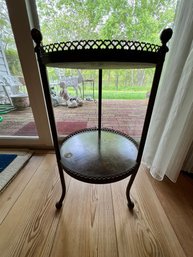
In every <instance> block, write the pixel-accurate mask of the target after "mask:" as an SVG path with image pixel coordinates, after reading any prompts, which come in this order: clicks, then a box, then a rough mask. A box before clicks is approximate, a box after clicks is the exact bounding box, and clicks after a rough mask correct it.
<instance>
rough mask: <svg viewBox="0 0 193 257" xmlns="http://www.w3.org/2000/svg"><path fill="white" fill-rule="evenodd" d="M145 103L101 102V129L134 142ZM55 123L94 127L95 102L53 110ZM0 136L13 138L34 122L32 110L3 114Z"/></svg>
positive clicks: (142, 119)
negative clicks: (124, 134)
mask: <svg viewBox="0 0 193 257" xmlns="http://www.w3.org/2000/svg"><path fill="white" fill-rule="evenodd" d="M146 107H147V100H103V105H102V113H103V114H102V127H108V128H113V129H118V130H120V131H122V132H124V133H126V134H129V135H130V136H132V137H133V138H135V139H136V140H139V139H140V137H141V131H142V126H143V121H144V117H145V112H146ZM54 113H55V117H56V120H57V121H85V122H87V127H95V126H97V118H98V106H97V102H93V101H91V102H89V101H85V102H84V104H83V106H82V107H78V108H74V109H70V108H67V107H65V106H58V107H55V108H54ZM2 116H3V118H4V120H3V122H1V123H0V135H14V134H15V133H16V132H17V131H18V130H19V129H20V128H22V127H23V126H24V125H26V124H27V123H29V122H30V121H33V115H32V111H31V108H27V109H25V110H22V111H12V112H10V113H8V114H4V115H2Z"/></svg>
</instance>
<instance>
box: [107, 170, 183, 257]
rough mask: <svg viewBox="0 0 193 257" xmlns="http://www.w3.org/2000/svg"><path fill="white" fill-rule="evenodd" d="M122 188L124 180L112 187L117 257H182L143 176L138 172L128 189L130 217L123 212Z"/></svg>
mask: <svg viewBox="0 0 193 257" xmlns="http://www.w3.org/2000/svg"><path fill="white" fill-rule="evenodd" d="M126 185H127V180H124V181H122V182H119V183H116V184H113V185H112V192H113V205H114V209H115V211H114V212H115V224H116V231H117V238H118V250H119V256H122V257H126V256H135V257H140V256H143V257H146V256H154V257H166V256H167V257H173V256H175V257H183V256H185V253H184V251H183V249H182V247H181V245H180V243H179V241H178V239H177V237H176V234H175V232H174V230H173V228H172V226H171V224H170V222H169V220H168V218H167V216H166V214H165V212H164V210H163V208H162V206H161V204H160V202H159V199H158V198H157V196H156V194H155V193H154V190H153V188H152V186H151V184H150V182H149V180H148V179H147V176H146V174H145V172H141V170H140V172H139V173H138V176H137V178H136V180H135V181H134V184H133V187H132V195H133V198H134V201H135V208H134V210H133V213H131V212H129V210H128V209H127V202H126V197H125V188H126Z"/></svg>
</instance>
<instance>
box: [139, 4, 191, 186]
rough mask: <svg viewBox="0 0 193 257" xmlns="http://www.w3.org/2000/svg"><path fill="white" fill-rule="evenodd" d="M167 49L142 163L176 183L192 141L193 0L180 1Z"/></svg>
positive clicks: (154, 174)
mask: <svg viewBox="0 0 193 257" xmlns="http://www.w3.org/2000/svg"><path fill="white" fill-rule="evenodd" d="M169 48H170V50H169V53H168V54H167V57H166V61H165V64H164V69H163V72H162V77H161V80H160V85H159V89H158V94H157V97H156V101H155V106H154V111H153V114H152V119H151V123H150V128H149V132H148V136H147V140H146V144H145V148H144V153H143V159H142V161H143V163H145V164H146V166H147V167H148V168H150V173H151V174H152V176H153V177H154V178H156V179H158V180H162V179H163V177H164V175H167V176H168V177H169V178H170V179H171V180H172V181H173V182H175V181H176V180H177V178H178V175H179V173H180V171H181V169H182V167H183V163H184V161H185V160H186V158H187V153H188V151H189V149H190V146H191V144H192V142H193V1H192V0H182V1H180V2H179V5H178V8H177V14H176V20H175V27H174V34H173V37H172V39H171V44H170V45H169ZM189 154H190V153H189Z"/></svg>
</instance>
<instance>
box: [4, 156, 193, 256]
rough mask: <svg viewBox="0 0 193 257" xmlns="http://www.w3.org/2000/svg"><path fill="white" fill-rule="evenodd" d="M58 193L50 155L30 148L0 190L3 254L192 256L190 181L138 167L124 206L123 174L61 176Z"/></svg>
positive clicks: (191, 185) (52, 160) (54, 163)
mask: <svg viewBox="0 0 193 257" xmlns="http://www.w3.org/2000/svg"><path fill="white" fill-rule="evenodd" d="M65 178H66V184H67V194H66V197H65V200H64V204H63V208H62V209H61V211H56V209H55V206H54V205H55V202H56V201H57V199H59V196H60V193H61V187H60V182H59V178H58V172H57V167H56V161H55V155H54V154H52V153H36V154H34V156H33V157H32V158H31V159H30V161H29V162H28V164H27V165H26V166H25V167H24V168H23V170H21V171H20V173H19V174H18V175H17V177H16V178H15V179H14V180H13V181H12V183H11V184H10V185H9V186H8V187H7V188H6V190H5V191H4V192H2V193H1V194H0V256H2V257H24V256H25V257H30V256H33V257H48V256H49V257H55V256H57V257H60V256H65V257H79V256H81V257H91V256H92V257H95V256H96V257H128V256H131V257H146V256H152V257H174V256H175V257H178V256H179V257H183V256H187V257H192V256H193V255H192V251H193V245H192V239H193V219H191V218H192V213H193V211H192V210H193V201H192V191H193V182H192V179H191V178H188V177H187V176H184V175H182V176H181V177H180V180H179V182H178V183H177V184H173V183H171V182H169V181H168V180H165V181H164V182H162V183H160V182H157V181H155V180H154V179H152V178H151V177H150V176H149V175H148V173H147V172H146V171H145V170H144V169H143V168H142V167H141V169H140V171H139V173H138V175H137V178H136V180H135V182H134V184H133V187H132V197H133V199H134V202H135V208H134V211H133V213H131V212H129V210H128V208H127V205H126V197H125V188H126V185H127V181H128V179H125V180H123V181H121V182H118V183H114V184H108V185H91V184H86V183H83V182H79V181H76V180H74V179H72V178H70V177H69V176H67V175H65Z"/></svg>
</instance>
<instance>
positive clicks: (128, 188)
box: [126, 167, 139, 210]
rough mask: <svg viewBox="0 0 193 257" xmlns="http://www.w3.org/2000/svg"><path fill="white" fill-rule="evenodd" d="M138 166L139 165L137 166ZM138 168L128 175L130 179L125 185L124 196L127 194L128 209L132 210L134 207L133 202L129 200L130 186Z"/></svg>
mask: <svg viewBox="0 0 193 257" xmlns="http://www.w3.org/2000/svg"><path fill="white" fill-rule="evenodd" d="M138 168H139V167H138ZM138 168H137V169H136V171H135V172H133V174H132V175H131V177H130V180H129V183H128V185H127V189H126V196H127V205H128V207H129V210H132V209H133V208H134V203H133V201H132V200H131V197H130V190H131V186H132V184H133V181H134V179H135V176H136V174H137V171H138Z"/></svg>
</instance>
